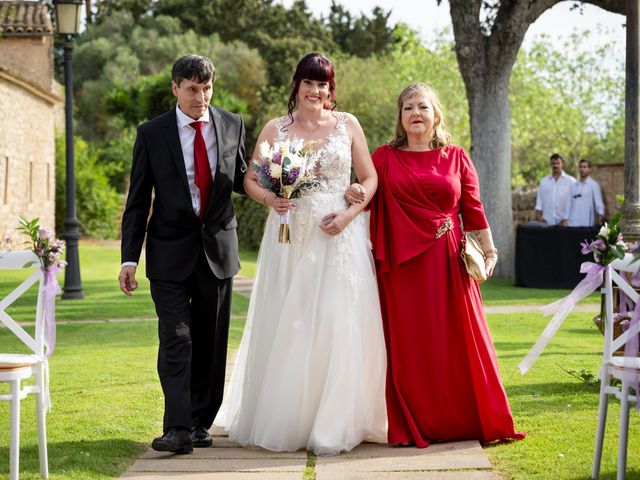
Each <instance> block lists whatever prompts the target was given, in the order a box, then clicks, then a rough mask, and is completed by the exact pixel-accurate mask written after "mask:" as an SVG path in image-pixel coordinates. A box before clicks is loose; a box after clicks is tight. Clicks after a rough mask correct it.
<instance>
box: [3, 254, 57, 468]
mask: <svg viewBox="0 0 640 480" xmlns="http://www.w3.org/2000/svg"><path fill="white" fill-rule="evenodd" d="M0 270H24V271H25V273H29V274H30V276H29V277H28V278H27V279H26V280H24V281H23V282H22V283H21V284H20V285H19V286H18V287H16V289H15V290H13V291H12V292H11V293H9V294H8V295H7V296H6V297H4V298H3V299H2V300H0V323H2V324H4V326H5V327H7V328H8V329H9V330H10V331H11V332H13V333H14V334H15V335H16V336H17V337H18V338H19V339H20V340H21V341H22V342H23V343H24V344H25V345H26V346H27V347H29V349H30V350H31V351H32V352H33V353H32V354H11V353H0V382H7V383H9V385H10V391H9V393H8V394H4V395H0V400H4V401H8V402H10V411H11V414H10V415H11V420H10V423H11V426H10V433H9V436H10V447H9V451H10V454H9V456H10V460H9V479H10V480H18V475H19V459H20V401H21V400H22V399H23V398H25V397H26V396H27V394H29V393H34V394H35V396H36V413H37V427H38V451H39V456H40V474H41V475H42V477H43V478H49V465H48V459H47V432H46V421H45V418H46V410H47V409H48V407H49V385H48V383H49V382H48V361H47V358H46V356H45V348H44V302H43V296H44V283H43V273H42V272H41V270H40V262H39V261H38V257H36V255H35V254H34V253H33V252H0ZM34 283H38V300H37V304H36V318H35V323H36V325H35V335H34V336H33V337H31V336H30V335H29V334H28V333H27V332H26V331H25V330H24V329H23V328H22V327H21V326H20V325H18V324H17V323H16V322H15V321H14V320H13V319H12V318H11V317H10V316H9V315H8V314H7V312H6V311H5V310H6V308H7V307H9V305H11V304H12V303H13V302H15V301H16V300H17V299H18V298H19V297H20V296H21V295H23V294H24V293H25V292H26V291H27V290H28V289H29V288H30V287H31V286H32V285H33V284H34ZM31 376H33V377H34V379H35V385H33V386H22V385H21V382H22V381H23V380H25V379H28V378H30V377H31Z"/></svg>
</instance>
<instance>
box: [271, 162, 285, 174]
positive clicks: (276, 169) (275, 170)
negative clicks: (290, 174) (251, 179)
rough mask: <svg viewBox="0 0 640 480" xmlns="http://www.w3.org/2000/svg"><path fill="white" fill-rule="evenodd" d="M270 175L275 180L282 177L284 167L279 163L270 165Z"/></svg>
mask: <svg viewBox="0 0 640 480" xmlns="http://www.w3.org/2000/svg"><path fill="white" fill-rule="evenodd" d="M269 173H270V174H271V176H272V177H273V178H278V177H280V176H281V175H282V165H279V164H277V163H271V164H269Z"/></svg>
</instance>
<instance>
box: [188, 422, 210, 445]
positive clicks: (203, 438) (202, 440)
mask: <svg viewBox="0 0 640 480" xmlns="http://www.w3.org/2000/svg"><path fill="white" fill-rule="evenodd" d="M191 440H192V441H193V446H194V447H196V448H207V447H210V446H211V445H213V438H211V435H209V432H208V431H207V429H206V428H204V427H200V426H197V427H191Z"/></svg>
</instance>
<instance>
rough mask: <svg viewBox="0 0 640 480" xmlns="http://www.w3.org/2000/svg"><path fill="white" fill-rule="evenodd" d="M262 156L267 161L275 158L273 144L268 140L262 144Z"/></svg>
mask: <svg viewBox="0 0 640 480" xmlns="http://www.w3.org/2000/svg"><path fill="white" fill-rule="evenodd" d="M260 158H262V159H264V160H265V161H268V160H271V159H272V158H273V151H272V150H271V145H269V142H267V141H266V140H265V141H264V142H262V143H261V144H260Z"/></svg>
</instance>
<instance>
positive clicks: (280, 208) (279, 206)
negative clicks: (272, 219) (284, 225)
mask: <svg viewBox="0 0 640 480" xmlns="http://www.w3.org/2000/svg"><path fill="white" fill-rule="evenodd" d="M269 203H270V206H271V207H273V209H274V210H275V211H276V213H277V214H278V215H284V214H285V213H287V211H289V209H290V208H293V207H295V204H294V203H293V202H292V201H291V200H289V199H288V198H280V197H276V196H274V197H273V200H272V201H271V202H269Z"/></svg>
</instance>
